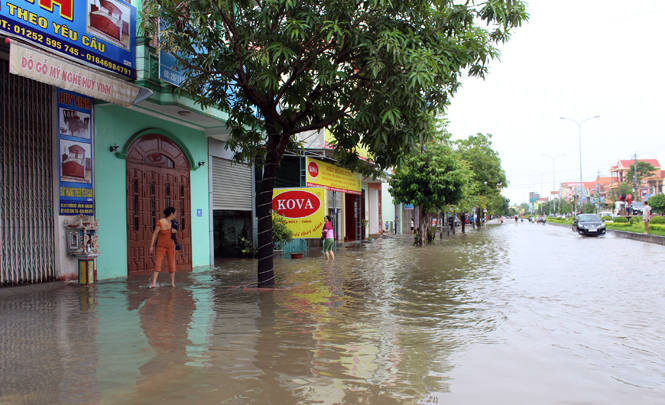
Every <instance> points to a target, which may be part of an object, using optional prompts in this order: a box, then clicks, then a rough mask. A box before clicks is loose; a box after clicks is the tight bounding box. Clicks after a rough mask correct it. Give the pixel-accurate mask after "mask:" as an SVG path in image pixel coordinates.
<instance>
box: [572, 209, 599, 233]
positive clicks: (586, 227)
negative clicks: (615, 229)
mask: <svg viewBox="0 0 665 405" xmlns="http://www.w3.org/2000/svg"><path fill="white" fill-rule="evenodd" d="M573 232H577V233H579V234H580V235H586V236H598V235H604V234H605V233H606V232H607V229H605V223H604V222H603V220H602V219H600V217H599V216H598V215H596V214H579V215H578V216H576V217H575V219H573Z"/></svg>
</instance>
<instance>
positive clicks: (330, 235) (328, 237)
mask: <svg viewBox="0 0 665 405" xmlns="http://www.w3.org/2000/svg"><path fill="white" fill-rule="evenodd" d="M321 238H323V252H324V253H325V254H326V260H330V258H331V257H332V259H333V260H335V252H333V247H334V246H335V230H334V229H333V226H332V219H331V218H330V215H326V217H325V223H324V224H323V231H322V232H321Z"/></svg>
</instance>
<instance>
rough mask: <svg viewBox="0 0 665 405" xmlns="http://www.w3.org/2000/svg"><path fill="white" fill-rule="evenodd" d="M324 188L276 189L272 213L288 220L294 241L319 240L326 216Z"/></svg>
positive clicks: (273, 194) (273, 195) (273, 196)
mask: <svg viewBox="0 0 665 405" xmlns="http://www.w3.org/2000/svg"><path fill="white" fill-rule="evenodd" d="M325 191H326V190H325V189H324V188H319V187H317V188H309V187H308V188H276V189H274V190H273V193H272V211H273V212H274V213H275V214H277V215H279V216H281V217H283V218H284V219H286V222H287V227H288V228H289V229H290V230H291V232H293V238H294V239H311V238H314V239H318V238H320V237H321V231H322V230H323V216H324V215H326V207H325V198H324V197H325Z"/></svg>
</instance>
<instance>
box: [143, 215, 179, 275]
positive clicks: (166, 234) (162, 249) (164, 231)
mask: <svg viewBox="0 0 665 405" xmlns="http://www.w3.org/2000/svg"><path fill="white" fill-rule="evenodd" d="M164 216H165V217H166V218H162V219H160V220H159V222H158V223H157V226H156V227H155V232H153V234H152V240H151V241H150V254H152V251H153V249H154V246H155V240H157V255H156V256H155V272H154V273H153V275H152V285H150V286H149V287H148V288H155V287H156V286H157V285H156V283H157V276H158V275H159V272H160V271H161V270H162V262H163V261H164V256H165V255H166V259H167V261H168V263H169V273H171V287H175V240H173V238H172V237H171V235H172V234H174V233H176V230H175V229H173V228H172V227H171V221H172V220H174V219H175V208H173V207H168V208H166V209H165V210H164Z"/></svg>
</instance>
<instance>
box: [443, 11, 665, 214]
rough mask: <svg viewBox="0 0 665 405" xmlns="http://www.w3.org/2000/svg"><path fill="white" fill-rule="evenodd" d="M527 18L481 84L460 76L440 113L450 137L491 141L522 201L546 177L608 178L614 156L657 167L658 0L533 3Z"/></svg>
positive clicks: (661, 73) (663, 39)
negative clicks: (473, 136) (481, 137)
mask: <svg viewBox="0 0 665 405" xmlns="http://www.w3.org/2000/svg"><path fill="white" fill-rule="evenodd" d="M528 8H529V14H530V15H531V17H530V19H529V22H528V23H527V24H526V25H524V26H522V27H521V28H518V29H516V30H515V31H514V34H513V37H512V39H511V40H510V41H509V42H508V43H506V44H504V45H502V46H501V48H500V49H501V53H502V56H501V60H500V61H494V62H492V64H491V65H490V74H489V75H488V76H487V77H486V80H485V81H482V80H479V79H470V78H465V79H464V81H463V87H462V88H461V89H460V91H459V92H458V93H457V94H456V95H455V97H454V99H453V100H452V105H451V106H450V108H449V110H448V118H449V119H450V121H451V122H450V127H449V130H450V132H451V133H452V134H453V137H454V138H463V137H466V136H468V135H470V134H474V133H477V132H482V133H490V134H492V135H493V138H492V140H493V144H494V148H495V149H496V150H497V151H498V152H499V155H500V156H501V159H502V161H503V167H504V169H505V171H506V175H507V177H508V180H509V182H510V186H509V187H508V188H507V189H506V190H505V191H504V195H505V196H506V197H508V198H510V201H511V204H512V203H521V202H524V201H528V197H529V191H536V192H538V193H540V191H541V174H540V173H536V171H538V172H542V171H545V170H547V171H546V172H545V173H544V174H543V175H542V180H543V185H542V189H543V192H544V194H545V195H547V194H548V193H549V191H550V190H551V189H552V181H553V178H552V159H550V158H547V157H543V156H541V155H542V154H546V155H551V156H557V155H561V154H566V156H563V157H560V158H558V159H556V164H555V168H556V173H555V180H556V184H557V188H558V184H559V183H561V182H563V181H579V178H580V153H579V150H580V147H579V137H578V126H577V125H576V124H575V123H573V122H571V121H565V120H561V119H560V118H559V117H567V118H571V119H574V120H577V121H578V122H579V121H582V120H584V119H586V118H589V117H593V116H596V115H600V118H596V119H592V120H589V121H587V122H585V123H584V124H583V125H582V175H583V178H584V181H591V180H593V179H595V178H596V176H597V174H598V171H600V175H601V176H609V169H610V166H611V165H614V164H616V162H617V160H618V159H629V158H631V157H632V156H633V154H634V153H635V152H637V154H638V159H639V158H642V159H649V158H659V160H660V163H661V164H662V163H665V111H663V110H664V107H665V101H663V100H664V98H665V63H664V62H665V31H663V29H662V26H663V20H665V1H663V0H633V1H625V0H624V1H618V0H532V1H530V2H529V5H528Z"/></svg>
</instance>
